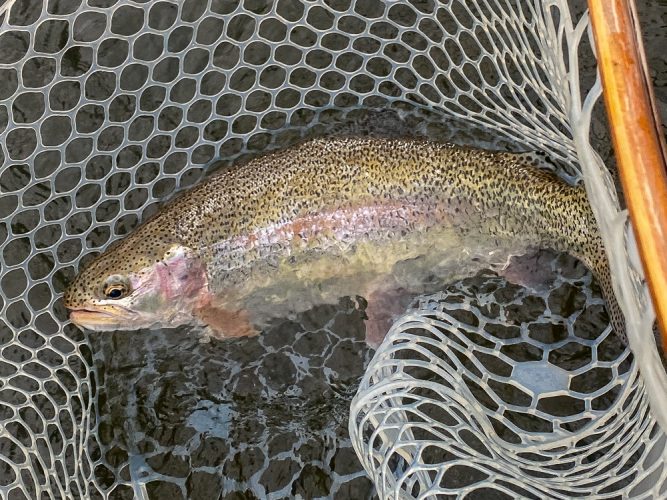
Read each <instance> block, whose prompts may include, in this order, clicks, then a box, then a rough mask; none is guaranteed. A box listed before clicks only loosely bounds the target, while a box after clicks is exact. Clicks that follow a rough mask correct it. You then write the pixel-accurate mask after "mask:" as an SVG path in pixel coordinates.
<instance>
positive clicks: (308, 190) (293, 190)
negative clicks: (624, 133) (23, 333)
mask: <svg viewBox="0 0 667 500" xmlns="http://www.w3.org/2000/svg"><path fill="white" fill-rule="evenodd" d="M540 247H547V248H551V249H554V250H557V251H564V252H568V253H570V254H572V255H574V256H575V257H577V258H579V259H580V260H581V261H583V263H584V264H585V265H586V266H587V267H589V268H590V269H591V270H592V271H593V273H594V274H595V275H596V276H597V278H598V280H599V281H600V284H601V286H602V289H603V293H604V295H605V298H606V299H607V302H608V310H609V311H610V315H611V319H612V324H613V326H614V328H615V330H616V333H617V334H619V335H620V336H621V338H624V337H625V326H624V321H623V316H622V314H621V312H620V309H619V307H618V304H617V302H616V300H615V298H614V295H613V292H612V289H611V283H610V276H609V269H608V264H607V259H606V256H605V252H604V248H603V243H602V240H601V237H600V234H599V233H598V230H597V226H596V223H595V219H594V217H593V213H592V211H591V208H590V206H589V204H588V201H587V198H586V194H585V191H584V189H583V188H581V187H573V186H570V185H568V184H567V183H565V182H564V181H562V180H561V179H559V178H558V177H556V176H554V175H553V174H551V173H550V172H547V171H545V170H544V169H540V168H538V162H537V160H536V156H535V155H534V154H526V153H506V152H491V151H483V150H476V149H470V148H462V147H457V146H452V145H445V144H439V143H432V142H427V141H422V140H396V139H365V138H364V139H356V138H329V139H317V140H311V141H308V142H305V143H303V144H300V145H297V146H294V147H292V148H289V149H286V150H283V151H280V152H276V153H272V154H268V155H266V156H263V157H260V158H257V159H254V160H251V161H249V162H247V163H245V164H244V165H239V166H235V167H233V168H230V169H228V170H226V171H223V172H221V173H219V174H217V175H215V176H213V177H211V178H210V179H208V180H207V181H206V182H203V183H202V184H200V185H199V186H197V187H195V188H194V189H192V190H190V191H188V192H186V193H184V194H183V195H181V196H180V197H178V198H176V199H175V200H173V201H172V202H171V203H169V204H167V205H166V206H165V207H164V208H163V209H162V210H161V211H160V212H159V213H158V214H157V215H155V216H154V217H153V218H151V219H149V220H148V221H146V222H145V223H144V224H142V225H141V226H140V227H139V228H138V229H137V230H136V231H135V232H133V233H132V234H131V235H130V236H128V237H127V238H125V239H124V240H122V241H120V242H119V243H117V244H115V245H113V246H111V247H110V248H109V249H108V250H107V251H106V252H105V253H103V254H101V255H100V256H98V257H97V258H96V259H95V260H93V261H92V262H91V263H90V264H89V265H88V266H87V268H86V269H84V270H83V272H81V273H80V274H79V275H78V276H77V277H76V279H75V280H74V282H73V283H72V284H71V286H70V287H69V288H68V289H67V291H66V292H65V305H66V307H67V308H68V309H69V310H70V311H71V313H70V318H71V320H72V321H73V322H74V323H75V324H77V325H79V326H81V327H85V328H90V329H92V330H113V329H123V330H131V329H138V328H146V327H173V326H178V325H186V324H199V325H206V326H207V327H209V330H210V331H211V332H213V334H215V335H216V336H219V337H235V336H241V335H250V334H253V333H255V332H256V331H257V330H258V329H261V327H262V326H264V325H265V324H266V323H267V322H268V321H269V320H271V319H272V318H281V317H288V316H289V315H291V314H293V313H297V312H301V311H305V310H307V309H309V308H311V307H312V306H313V305H316V304H322V303H332V302H336V301H337V300H338V299H339V298H341V297H344V296H363V297H365V298H366V300H367V302H368V307H367V309H366V314H367V316H368V320H367V339H369V342H371V343H375V344H377V343H378V342H379V341H380V339H381V337H382V335H383V334H384V333H385V332H386V329H387V327H388V325H389V322H390V320H391V317H392V315H394V314H395V313H398V312H399V310H400V306H399V304H401V306H402V305H404V301H403V303H402V302H401V299H402V298H404V297H406V296H415V295H416V294H419V293H423V292H425V291H427V290H429V287H431V288H432V287H433V286H434V284H439V285H443V284H445V283H446V282H447V281H451V280H453V279H457V278H461V277H464V276H468V275H470V274H471V273H472V272H474V271H475V270H478V269H481V268H487V267H489V266H494V265H502V264H504V263H505V262H507V259H508V257H509V256H511V255H516V254H521V253H525V252H526V251H528V250H529V249H534V248H540Z"/></svg>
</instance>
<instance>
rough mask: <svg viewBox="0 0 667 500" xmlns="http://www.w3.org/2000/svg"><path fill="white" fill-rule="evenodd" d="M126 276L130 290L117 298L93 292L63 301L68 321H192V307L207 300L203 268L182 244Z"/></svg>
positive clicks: (101, 326)
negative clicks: (83, 297) (68, 314)
mask: <svg viewBox="0 0 667 500" xmlns="http://www.w3.org/2000/svg"><path fill="white" fill-rule="evenodd" d="M98 267H99V266H98ZM113 271H114V270H113V269H109V270H108V271H107V272H105V273H102V275H101V276H104V275H107V274H109V275H113V274H114V273H113ZM85 272H86V271H85V270H84V273H85ZM126 278H127V280H128V281H129V283H130V284H131V293H130V294H129V295H127V296H126V297H123V298H121V299H109V298H105V297H103V296H100V294H99V293H95V292H94V290H91V291H90V293H88V294H87V297H86V299H85V300H82V301H78V302H76V303H74V302H73V301H70V302H67V301H66V304H65V305H66V307H67V308H68V309H69V311H70V320H71V321H72V323H74V324H75V325H77V326H79V327H82V328H86V329H89V330H93V331H112V330H138V329H141V328H159V327H175V326H181V325H186V324H193V325H194V324H197V323H199V322H200V321H198V319H197V316H196V311H197V310H198V309H199V308H201V307H203V306H205V305H207V304H209V303H210V301H211V294H210V293H209V288H208V276H207V272H206V266H205V264H204V263H203V262H202V261H201V260H200V259H199V258H198V257H196V256H194V255H193V252H192V251H191V250H190V249H188V248H185V247H181V246H173V247H172V248H170V249H169V250H168V251H167V252H166V253H165V256H164V258H163V259H161V260H159V261H156V262H154V263H153V264H151V265H150V266H148V267H144V268H142V269H139V270H138V271H136V272H132V273H129V274H128V275H127V276H126ZM98 281H99V280H98Z"/></svg>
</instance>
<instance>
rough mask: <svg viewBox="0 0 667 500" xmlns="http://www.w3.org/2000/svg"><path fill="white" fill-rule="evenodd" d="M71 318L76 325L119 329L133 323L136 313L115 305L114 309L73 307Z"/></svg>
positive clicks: (96, 329) (100, 328) (91, 328)
mask: <svg viewBox="0 0 667 500" xmlns="http://www.w3.org/2000/svg"><path fill="white" fill-rule="evenodd" d="M69 319H70V321H71V322H72V323H74V324H75V325H76V326H79V327H81V328H87V329H89V330H94V331H109V330H119V329H122V328H123V327H127V326H129V325H131V324H132V320H133V319H134V315H133V314H131V313H130V312H129V311H126V310H124V309H121V308H117V307H114V308H113V310H112V311H108V310H100V309H86V308H81V309H71V310H70V313H69Z"/></svg>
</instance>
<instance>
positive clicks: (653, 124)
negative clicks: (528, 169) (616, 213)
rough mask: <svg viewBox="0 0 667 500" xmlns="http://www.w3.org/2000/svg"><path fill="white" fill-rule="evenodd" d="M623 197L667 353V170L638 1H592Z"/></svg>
mask: <svg viewBox="0 0 667 500" xmlns="http://www.w3.org/2000/svg"><path fill="white" fill-rule="evenodd" d="M588 6H589V11H590V16H591V24H592V27H593V35H594V38H595V47H596V51H597V57H598V67H599V70H600V74H601V76H602V86H603V89H604V92H603V93H604V101H605V106H606V108H607V114H608V117H609V122H610V125H611V133H612V139H613V141H614V151H615V153H616V158H617V160H618V169H619V173H620V177H621V183H622V186H623V193H624V195H625V200H626V203H627V205H628V210H629V212H630V219H631V220H632V224H633V227H634V231H635V236H636V238H637V244H638V247H639V254H640V257H641V260H642V264H643V266H644V271H645V274H646V279H647V281H648V285H649V290H650V292H651V296H652V298H653V305H654V307H655V311H656V315H657V317H658V324H659V325H660V329H661V331H662V344H663V348H665V352H667V169H666V166H665V165H666V158H667V155H666V153H665V152H666V151H667V148H666V147H665V141H664V137H663V136H662V132H661V127H660V119H659V118H658V113H657V108H656V107H655V101H654V97H653V91H652V86H651V83H650V81H649V78H648V68H647V65H646V58H645V55H644V47H643V44H642V41H641V32H640V31H639V20H638V18H637V9H636V6H635V4H634V0H588Z"/></svg>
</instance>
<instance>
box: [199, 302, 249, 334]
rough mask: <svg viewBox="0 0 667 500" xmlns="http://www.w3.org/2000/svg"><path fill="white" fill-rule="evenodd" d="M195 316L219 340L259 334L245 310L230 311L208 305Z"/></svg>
mask: <svg viewBox="0 0 667 500" xmlns="http://www.w3.org/2000/svg"><path fill="white" fill-rule="evenodd" d="M195 315H196V316H197V318H198V319H199V320H200V321H201V322H202V323H204V324H205V325H207V326H208V329H209V331H210V332H211V333H212V334H213V336H214V337H215V338H218V339H225V338H230V337H247V336H251V335H257V334H258V333H259V332H258V331H257V329H255V327H254V326H253V325H252V323H251V322H250V315H249V314H248V311H246V310H245V309H239V310H237V311H230V310H228V309H223V308H220V307H215V306H213V305H207V306H203V307H201V308H199V309H197V310H196V311H195Z"/></svg>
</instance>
